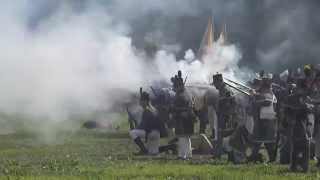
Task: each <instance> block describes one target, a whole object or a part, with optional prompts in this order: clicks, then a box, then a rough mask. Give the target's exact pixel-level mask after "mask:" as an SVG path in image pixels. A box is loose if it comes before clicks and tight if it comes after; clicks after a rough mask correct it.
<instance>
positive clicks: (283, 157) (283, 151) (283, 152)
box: [280, 135, 291, 164]
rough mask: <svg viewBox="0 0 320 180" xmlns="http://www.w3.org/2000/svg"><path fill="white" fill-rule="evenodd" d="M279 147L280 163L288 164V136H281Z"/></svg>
mask: <svg viewBox="0 0 320 180" xmlns="http://www.w3.org/2000/svg"><path fill="white" fill-rule="evenodd" d="M280 147H281V148H280V164H289V163H290V153H291V151H290V149H291V148H290V142H289V137H288V136H287V135H283V136H281V140H280Z"/></svg>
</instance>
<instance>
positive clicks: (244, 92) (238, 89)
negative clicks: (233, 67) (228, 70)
mask: <svg viewBox="0 0 320 180" xmlns="http://www.w3.org/2000/svg"><path fill="white" fill-rule="evenodd" d="M224 83H225V84H226V85H227V86H229V87H231V88H233V89H235V90H237V91H239V92H241V93H243V94H245V95H247V96H251V93H249V92H247V91H244V90H243V89H240V88H238V87H236V86H233V85H231V84H229V83H227V82H224Z"/></svg>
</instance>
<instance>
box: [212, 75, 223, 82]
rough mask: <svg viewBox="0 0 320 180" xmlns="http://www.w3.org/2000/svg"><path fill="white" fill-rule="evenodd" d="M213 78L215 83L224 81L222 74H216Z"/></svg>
mask: <svg viewBox="0 0 320 180" xmlns="http://www.w3.org/2000/svg"><path fill="white" fill-rule="evenodd" d="M212 78H213V83H216V82H223V77H222V74H219V73H217V74H215V75H213V76H212Z"/></svg>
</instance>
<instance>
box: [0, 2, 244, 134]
mask: <svg viewBox="0 0 320 180" xmlns="http://www.w3.org/2000/svg"><path fill="white" fill-rule="evenodd" d="M59 2H60V4H59V6H58V7H57V9H56V10H55V11H54V12H53V13H51V14H50V15H48V17H46V19H45V20H43V21H39V23H38V24H37V25H30V24H29V17H30V14H34V13H30V9H32V8H30V7H31V4H30V1H28V0H24V1H18V0H12V1H7V3H2V6H1V7H0V20H1V22H2V27H3V28H1V29H0V39H1V41H0V50H1V53H0V64H1V65H0V92H1V93H0V112H1V114H2V118H1V122H2V125H3V126H2V127H7V129H10V127H8V125H7V123H10V119H21V121H23V122H24V124H29V123H30V122H33V123H34V124H33V125H36V127H35V129H39V130H40V131H41V132H43V131H46V132H47V131H49V132H55V128H54V125H56V124H59V123H62V122H64V123H65V122H68V121H69V120H70V119H72V118H74V117H79V116H81V117H86V116H85V115H90V114H94V113H95V112H98V111H106V112H108V111H111V108H112V106H113V105H114V103H116V102H118V101H123V102H126V101H129V98H128V94H130V93H136V92H137V91H138V89H139V87H140V86H148V85H149V84H150V82H152V81H154V80H167V81H169V78H170V77H171V76H173V75H174V74H175V73H176V72H177V70H178V69H181V70H182V71H184V72H185V74H188V75H189V78H188V79H189V80H188V81H189V82H209V77H210V75H211V74H212V73H213V72H214V73H215V72H218V71H219V72H223V71H228V69H227V68H228V67H229V68H235V67H236V66H237V63H238V61H239V59H240V58H241V54H240V53H239V51H238V50H237V48H236V47H235V46H234V45H229V46H222V45H217V47H215V48H214V49H213V50H212V52H210V53H209V55H208V56H207V57H206V58H205V61H204V62H205V63H204V64H201V63H200V62H199V61H198V60H196V59H195V56H194V53H193V52H192V51H191V50H188V51H187V52H186V56H185V60H177V59H176V56H175V55H174V54H172V53H171V52H170V51H166V50H162V49H160V50H159V51H158V52H157V53H156V56H155V58H154V59H153V60H150V59H148V58H147V56H146V55H145V53H144V52H143V51H141V50H138V49H136V48H135V47H134V46H133V45H132V38H131V37H130V25H128V24H127V23H126V22H125V21H121V20H119V19H117V18H115V17H114V15H110V14H109V13H108V11H105V9H103V8H100V7H99V6H97V5H95V4H94V3H93V4H88V5H87V10H86V11H85V12H82V13H77V12H75V10H74V8H73V6H72V3H70V2H72V1H59ZM128 8H129V7H128ZM163 47H166V46H165V44H163ZM12 117H14V118H12ZM71 125H72V124H71ZM71 125H70V126H71ZM64 127H66V126H65V125H64ZM66 128H67V127H66ZM7 129H6V130H7ZM11 129H14V128H12V127H11ZM0 131H2V132H4V130H3V129H0ZM49 134H50V133H49Z"/></svg>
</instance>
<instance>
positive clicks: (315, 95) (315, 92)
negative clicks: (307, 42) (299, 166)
mask: <svg viewBox="0 0 320 180" xmlns="http://www.w3.org/2000/svg"><path fill="white" fill-rule="evenodd" d="M312 84H313V87H312V95H311V98H312V101H313V103H314V106H315V107H314V120H315V122H314V131H313V138H314V140H315V155H316V158H317V167H318V168H320V71H319V72H317V74H316V77H315V79H314V82H313V83H312Z"/></svg>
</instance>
